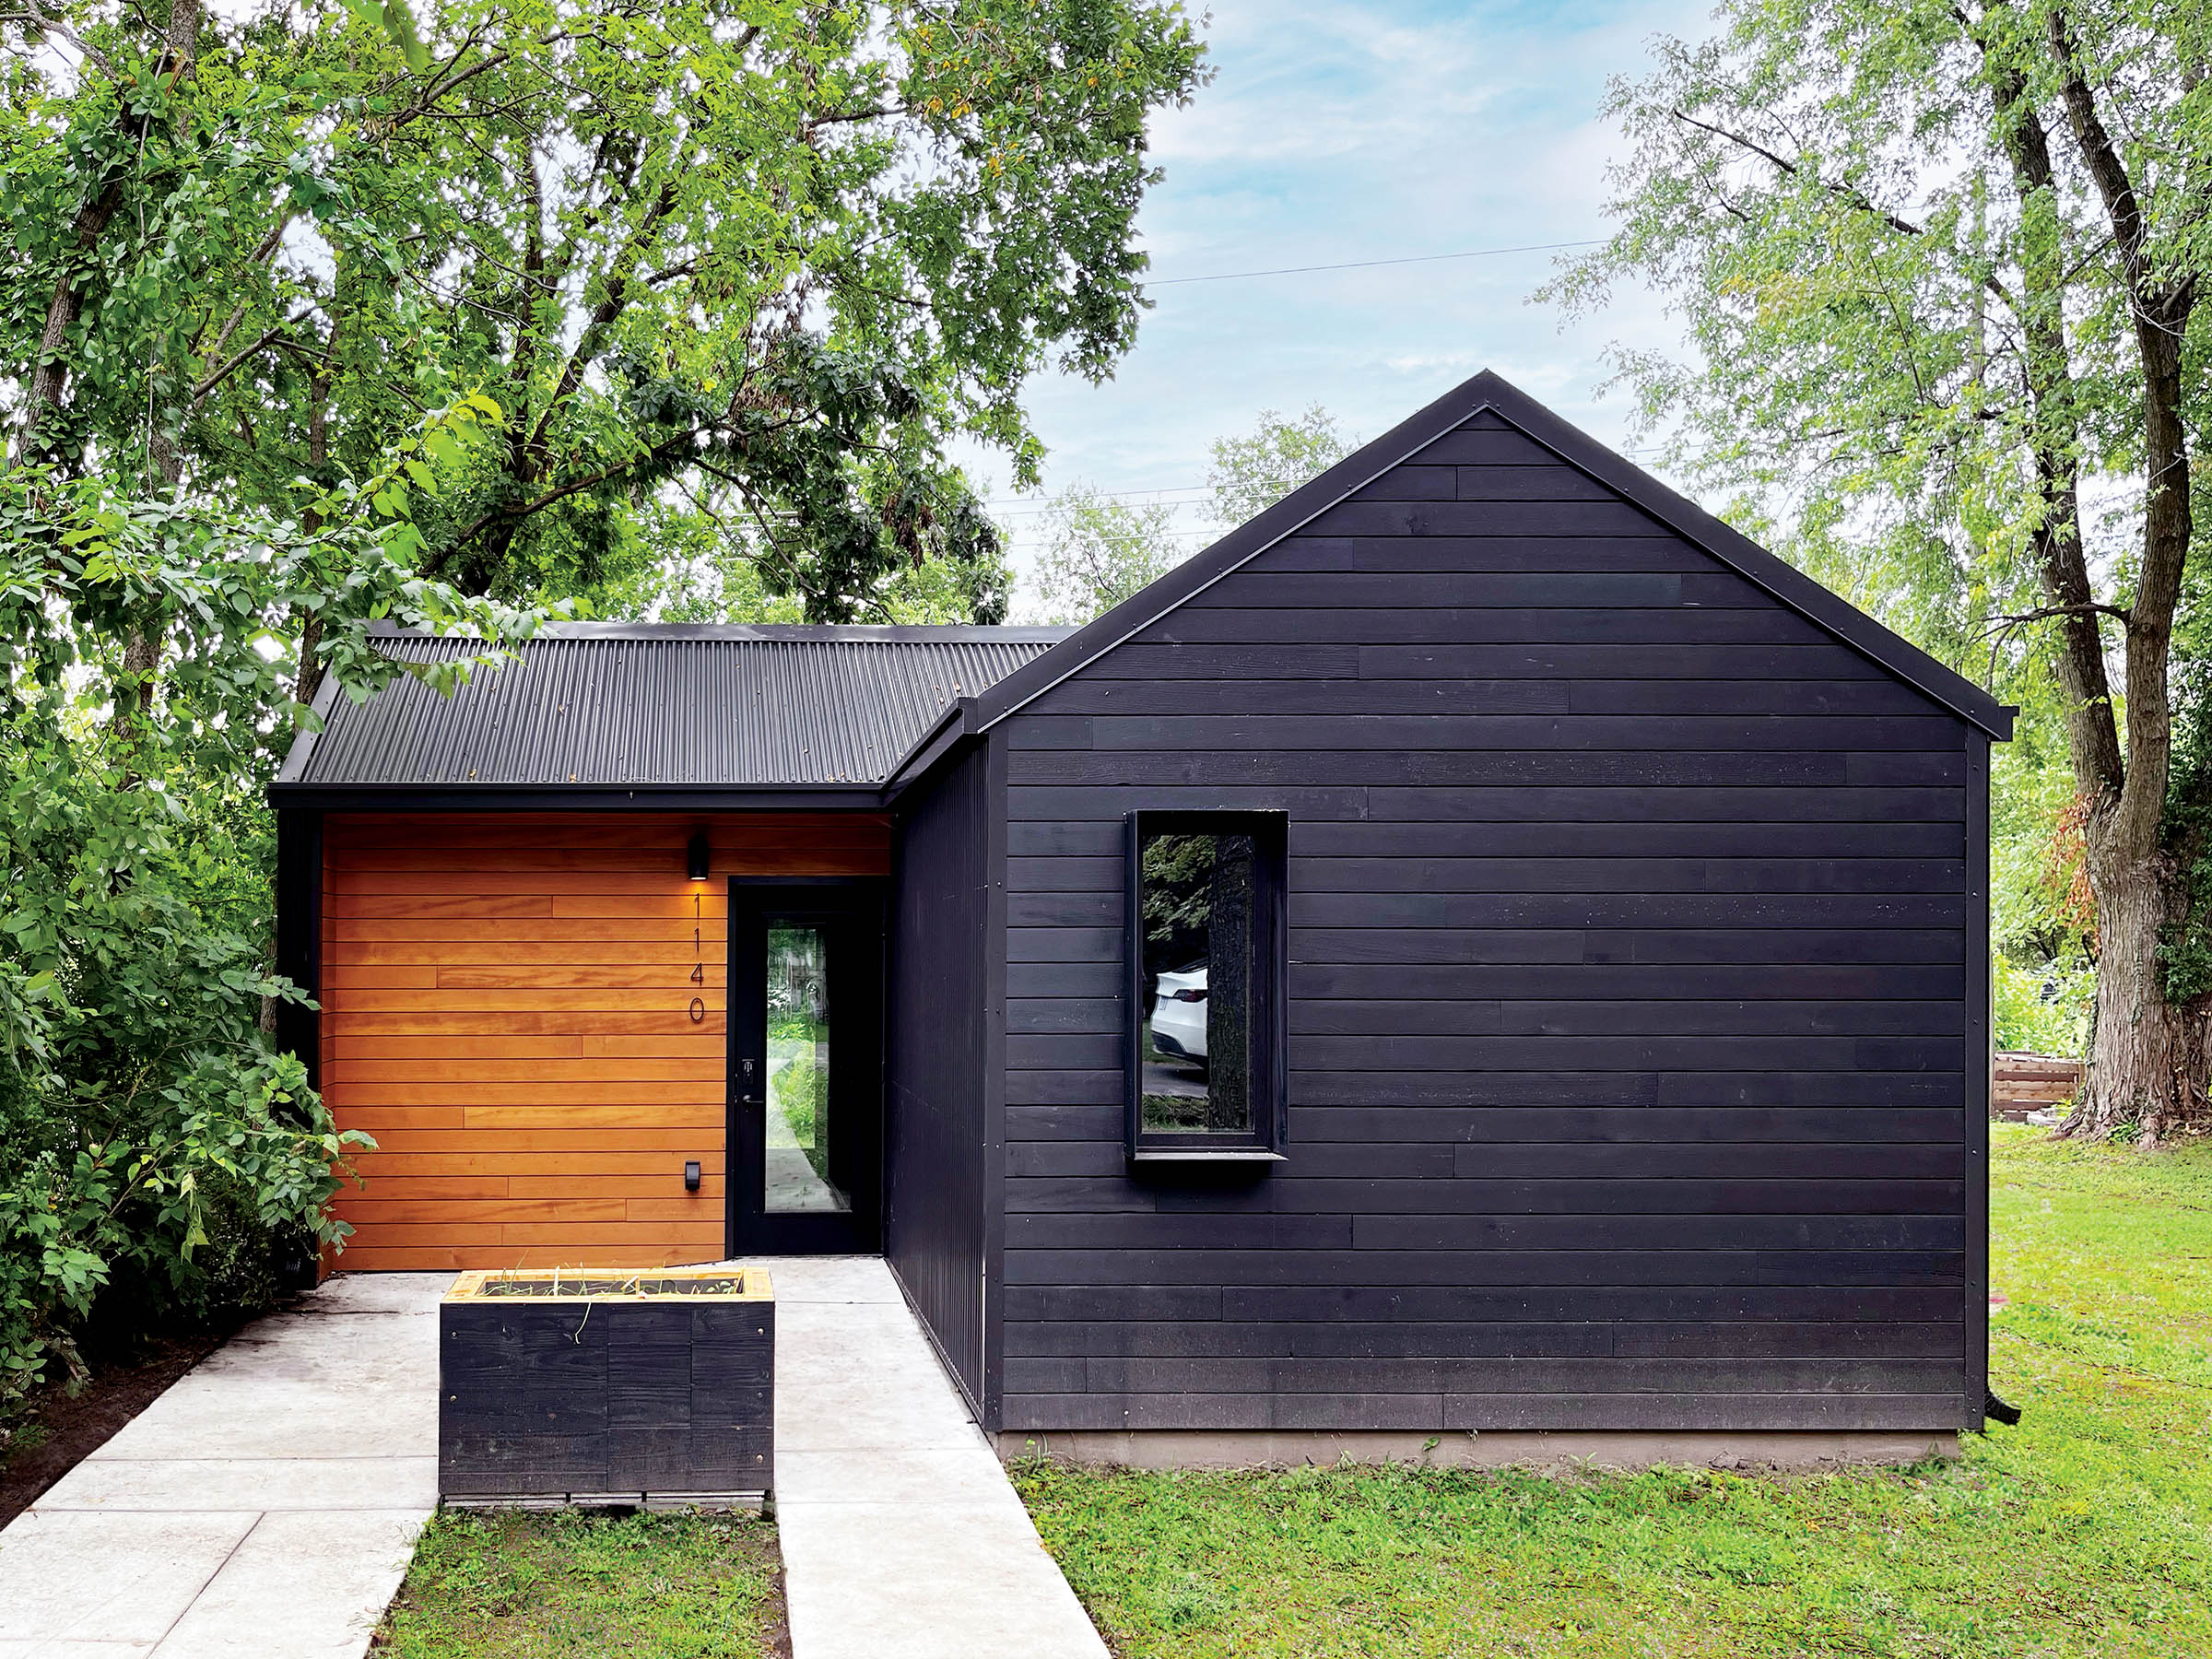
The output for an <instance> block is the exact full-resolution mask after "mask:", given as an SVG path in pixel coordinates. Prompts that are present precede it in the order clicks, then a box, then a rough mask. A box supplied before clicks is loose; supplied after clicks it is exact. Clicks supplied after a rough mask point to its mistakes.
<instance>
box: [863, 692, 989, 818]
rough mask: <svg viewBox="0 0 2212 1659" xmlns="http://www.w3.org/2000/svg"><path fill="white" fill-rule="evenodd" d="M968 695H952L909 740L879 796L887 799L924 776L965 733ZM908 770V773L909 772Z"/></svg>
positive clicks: (970, 702) (969, 706) (972, 701)
mask: <svg viewBox="0 0 2212 1659" xmlns="http://www.w3.org/2000/svg"><path fill="white" fill-rule="evenodd" d="M974 708H975V699H974V698H972V697H959V698H955V699H954V700H953V701H952V704H951V706H950V707H949V708H947V710H946V711H945V712H944V713H942V714H940V715H939V716H938V717H937V719H936V722H935V724H933V725H932V726H931V727H930V728H929V730H928V731H926V732H924V733H923V734H922V735H921V736H919V737H917V738H915V739H914V741H913V745H912V747H910V748H909V749H908V750H907V751H906V753H905V754H903V755H901V756H900V757H899V760H898V763H897V764H896V765H894V766H893V767H892V768H891V770H890V771H889V772H888V774H887V775H886V776H885V778H884V780H883V798H884V799H885V801H887V802H888V801H889V800H890V799H891V798H892V797H893V796H894V795H897V794H900V793H901V792H902V791H904V790H905V789H906V788H907V787H908V786H909V785H911V784H914V783H919V782H921V781H922V780H923V779H924V777H926V776H927V775H928V773H929V771H930V770H931V768H933V767H935V765H936V763H937V762H938V761H939V760H942V759H944V758H945V756H946V753H947V751H948V750H949V749H950V748H951V747H952V746H953V745H954V744H956V743H958V742H959V740H960V739H961V738H962V737H965V736H966V735H968V720H969V716H970V714H971V712H973V711H974ZM910 771H911V773H912V776H909V775H908V774H909V772H910Z"/></svg>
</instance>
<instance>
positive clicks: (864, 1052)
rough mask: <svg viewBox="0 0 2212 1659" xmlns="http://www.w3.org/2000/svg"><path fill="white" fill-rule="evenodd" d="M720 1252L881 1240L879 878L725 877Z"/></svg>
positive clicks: (834, 1249)
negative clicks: (726, 1003) (726, 1099)
mask: <svg viewBox="0 0 2212 1659" xmlns="http://www.w3.org/2000/svg"><path fill="white" fill-rule="evenodd" d="M729 983H730V1023H729V1030H730V1120H729V1122H730V1126H729V1147H730V1156H729V1171H730V1250H729V1253H730V1254H732V1255H734V1256H735V1255H757V1254H763V1253H772V1254H785V1255H795V1254H810V1253H818V1252H819V1253H845V1252H858V1253H864V1254H870V1255H873V1254H875V1253H877V1252H879V1251H880V1250H881V1249H882V1248H883V1236H882V1215H883V884H882V883H881V882H880V881H877V880H872V879H868V878H865V877H864V878H854V877H819V878H817V879H813V880H791V879H777V880H755V879H751V878H748V877H735V878H733V879H732V881H731V882H730V980H729Z"/></svg>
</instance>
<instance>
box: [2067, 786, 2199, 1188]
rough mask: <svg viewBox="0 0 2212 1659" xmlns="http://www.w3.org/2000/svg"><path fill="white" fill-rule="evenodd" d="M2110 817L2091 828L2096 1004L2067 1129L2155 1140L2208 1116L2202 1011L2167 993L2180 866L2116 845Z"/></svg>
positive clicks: (2088, 1135)
mask: <svg viewBox="0 0 2212 1659" xmlns="http://www.w3.org/2000/svg"><path fill="white" fill-rule="evenodd" d="M2114 840H2115V838H2114V837H2113V835H2112V829H2111V827H2110V826H2109V825H2099V824H2098V823H2096V822H2095V821H2094V820H2092V822H2091V824H2090V827H2089V849H2088V862H2089V885H2090V887H2091V888H2094V889H2095V891H2096V895H2097V1012H2096V1021H2095V1025H2094V1028H2093V1035H2092V1037H2091V1042H2090V1049H2089V1065H2088V1076H2087V1079H2086V1081H2085V1082H2084V1084H2083V1086H2082V1091H2081V1098H2080V1100H2078V1101H2077V1103H2076V1105H2075V1108H2074V1110H2073V1111H2072V1112H2069V1113H2068V1114H2067V1116H2066V1119H2065V1122H2064V1123H2062V1124H2060V1125H2059V1127H2058V1131H2057V1133H2058V1134H2059V1135H2062V1136H2076V1137H2080V1138H2084V1139H2103V1138H2107V1137H2109V1136H2112V1135H2114V1134H2127V1133H2129V1132H2130V1131H2131V1130H2132V1132H2133V1134H2134V1136H2135V1138H2136V1141H2137V1143H2138V1144H2139V1145H2141V1146H2144V1147H2155V1146H2158V1145H2159V1144H2161V1143H2162V1142H2165V1141H2168V1140H2171V1139H2172V1138H2173V1137H2174V1136H2175V1135H2177V1134H2180V1133H2182V1132H2183V1131H2184V1130H2186V1129H2187V1128H2188V1127H2190V1126H2191V1125H2192V1124H2195V1123H2197V1122H2199V1121H2200V1120H2201V1118H2202V1117H2203V1115H2204V1106H2205V1097H2206V1089H2205V1084H2206V1077H2205V1064H2206V1053H2205V1044H2204V1042H2203V1041H2202V1036H2203V1032H2202V1030H2201V1029H2200V1028H2201V1027H2202V1025H2203V1019H2202V1017H2201V1013H2200V1011H2199V1010H2196V1009H2194V1008H2190V1007H2185V1006H2177V1005H2175V1004H2173V1003H2171V1002H2168V1001H2167V1000H2166V993H2165V985H2164V980H2163V975H2162V972H2161V970H2160V964H2159V938H2160V935H2161V934H2162V932H2163V931H2164V929H2165V927H2166V925H2167V924H2168V923H2169V922H2171V921H2172V920H2174V919H2175V918H2176V917H2177V916H2178V914H2179V913H2180V912H2179V908H2178V906H2179V902H2180V900H2181V897H2182V896H2181V893H2180V891H2179V887H2178V877H2179V873H2178V872H2177V871H2176V870H2175V869H2174V868H2173V867H2172V864H2171V860H2169V859H2168V858H2166V857H2165V856H2164V855H2163V854H2162V853H2159V852H2158V851H2157V850H2155V849H2153V850H2151V851H2150V852H2148V853H2140V852H2131V851H2128V850H2124V849H2123V848H2121V847H2119V846H2117V845H2115V844H2114Z"/></svg>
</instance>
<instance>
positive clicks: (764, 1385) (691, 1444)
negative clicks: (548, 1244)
mask: <svg viewBox="0 0 2212 1659" xmlns="http://www.w3.org/2000/svg"><path fill="white" fill-rule="evenodd" d="M518 1288H525V1289H523V1290H522V1293H518ZM438 1323H439V1329H438V1336H439V1354H438V1495H439V1499H440V1500H441V1502H445V1503H449V1504H459V1505H468V1504H492V1503H500V1502H518V1501H519V1502H530V1503H547V1502H554V1503H642V1502H648V1501H651V1502H656V1503H659V1502H666V1503H682V1502H685V1501H691V1502H699V1503H750V1502H757V1501H758V1500H759V1499H761V1498H762V1497H764V1496H765V1495H766V1494H767V1493H768V1492H769V1491H771V1489H772V1488H773V1486H774V1473H775V1445H774V1441H775V1393H774V1390H775V1369H776V1365H775V1361H776V1307H775V1301H774V1300H773V1297H772V1294H771V1288H770V1285H769V1281H768V1276H767V1275H766V1274H764V1273H761V1272H759V1270H757V1269H747V1270H745V1271H743V1272H742V1273H740V1272H738V1271H736V1270H733V1269H728V1268H722V1269H714V1268H696V1267H693V1268H660V1269H653V1270H650V1271H647V1272H644V1273H629V1272H617V1271H599V1272H594V1271H591V1270H586V1269H581V1268H563V1269H561V1270H560V1272H559V1274H558V1275H555V1274H553V1273H551V1272H527V1271H524V1272H515V1273H465V1274H463V1275H462V1276H461V1277H459V1278H458V1279H456V1280H454V1282H453V1289H451V1290H450V1291H448V1292H447V1293H446V1297H445V1300H444V1301H443V1302H442V1303H441V1304H440V1306H439V1310H438Z"/></svg>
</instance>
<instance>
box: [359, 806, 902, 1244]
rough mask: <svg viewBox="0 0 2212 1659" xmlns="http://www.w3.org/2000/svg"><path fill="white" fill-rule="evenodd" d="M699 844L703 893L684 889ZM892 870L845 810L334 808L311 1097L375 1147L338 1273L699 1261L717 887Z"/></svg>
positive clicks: (718, 1150) (878, 827)
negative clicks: (696, 1164) (690, 852)
mask: <svg viewBox="0 0 2212 1659" xmlns="http://www.w3.org/2000/svg"><path fill="white" fill-rule="evenodd" d="M700 828H704V829H705V830H707V831H708V835H709V839H710V841H711V843H712V848H713V862H712V878H711V879H709V880H707V881H704V882H699V883H694V882H691V881H689V880H687V879H686V877H685V875H684V846H685V842H686V841H687V840H688V838H689V836H690V834H691V833H692V831H693V830H696V829H700ZM889 866H890V830H889V827H888V821H887V820H886V819H884V818H879V817H877V816H874V815H866V814H854V813H839V814H790V813H785V814H766V813H747V814H735V813H732V814H723V815H719V816H713V817H678V816H660V815H648V814H640V813H602V814H582V813H579V814H573V815H569V814H538V813H529V814H524V813H499V814H493V813H486V814H480V815H478V814H468V815H456V814H442V813H441V814H426V815H421V816H407V815H401V814H383V813H359V814H335V813H334V814H332V815H331V816H330V817H329V818H327V819H325V821H324V861H323V993H322V1002H323V1018H322V1064H323V1088H324V1097H325V1099H326V1100H328V1101H329V1102H330V1105H331V1108H332V1110H333V1112H335V1115H336V1118H337V1122H338V1124H339V1126H340V1127H341V1128H347V1129H364V1130H367V1131H368V1132H369V1133H370V1134H371V1135H374V1136H375V1137H376V1141H377V1147H376V1150H375V1151H373V1152H369V1153H364V1154H361V1155H360V1156H359V1158H358V1159H357V1160H356V1161H357V1165H358V1167H359V1171H360V1172H361V1174H362V1175H363V1176H364V1177H365V1178H366V1182H367V1184H366V1186H365V1188H362V1189H359V1190H357V1189H354V1188H350V1187H349V1188H347V1191H346V1192H345V1193H344V1194H341V1195H340V1197H339V1198H338V1200H337V1203H336V1206H335V1207H336V1210H337V1213H338V1214H339V1215H341V1216H342V1217H344V1218H346V1219H347V1220H348V1221H350V1222H351V1223H352V1224H353V1226H354V1228H355V1229H356V1232H355V1234H354V1237H353V1239H352V1241H351V1242H350V1243H349V1245H348V1247H347V1251H346V1252H345V1254H344V1255H343V1256H342V1257H341V1258H340V1260H341V1262H342V1265H344V1266H346V1267H347V1268H349V1269H357V1270H373V1269H380V1268H381V1269H414V1270H435V1269H443V1268H461V1267H510V1266H547V1265H556V1264H575V1263H590V1264H593V1265H606V1266H659V1265H666V1264H671V1263H677V1262H700V1261H712V1260H714V1259H715V1258H716V1257H718V1256H719V1255H720V1254H721V1253H722V1250H723V1209H724V1145H723V1138H724V1098H725V1096H724V1065H725V1064H726V1061H725V1053H724V1050H725V1035H724V1028H725V1025H726V1020H725V1017H724V1009H725V981H726V963H727V959H728V913H729V903H728V900H729V888H728V879H727V878H728V877H732V876H784V875H789V876H843V875H882V874H886V873H887V872H888V869H889ZM694 929H696V930H697V934H696V939H695V937H694ZM695 969H696V970H697V971H698V977H697V978H696V979H695V978H693V977H692V975H693V972H694V970H695ZM694 996H697V997H699V998H700V1001H701V1002H702V1004H703V1005H704V1008H705V1018H703V1019H700V1020H698V1021H694V1020H693V1019H692V1018H691V1017H690V1005H691V999H692V998H693V997H694ZM687 1159H698V1160H699V1161H700V1164H701V1165H702V1166H703V1171H704V1179H703V1181H702V1182H701V1185H700V1191H699V1192H698V1193H697V1194H687V1193H686V1192H685V1191H684V1182H683V1172H684V1164H685V1161H686V1160H687Z"/></svg>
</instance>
